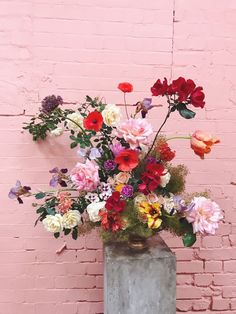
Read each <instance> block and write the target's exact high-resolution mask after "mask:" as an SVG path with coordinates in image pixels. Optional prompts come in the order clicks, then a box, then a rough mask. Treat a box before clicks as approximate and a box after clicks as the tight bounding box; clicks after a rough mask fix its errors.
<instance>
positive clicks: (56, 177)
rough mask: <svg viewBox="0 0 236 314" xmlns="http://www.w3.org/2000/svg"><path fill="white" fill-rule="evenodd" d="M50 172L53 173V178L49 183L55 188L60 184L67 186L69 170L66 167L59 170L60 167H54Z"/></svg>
mask: <svg viewBox="0 0 236 314" xmlns="http://www.w3.org/2000/svg"><path fill="white" fill-rule="evenodd" d="M49 172H50V173H53V176H52V179H51V180H50V182H49V185H50V186H52V187H53V188H55V187H56V186H57V185H58V184H60V186H62V187H66V186H67V184H66V181H65V180H67V176H66V173H67V172H68V169H66V168H64V169H61V170H59V169H58V167H55V168H53V169H52V170H49Z"/></svg>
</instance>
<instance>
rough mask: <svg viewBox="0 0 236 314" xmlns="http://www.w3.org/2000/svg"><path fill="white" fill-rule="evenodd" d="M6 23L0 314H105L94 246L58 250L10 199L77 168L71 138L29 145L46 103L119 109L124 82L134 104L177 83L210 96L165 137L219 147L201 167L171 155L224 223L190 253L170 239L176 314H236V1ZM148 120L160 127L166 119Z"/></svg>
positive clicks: (120, 8)
mask: <svg viewBox="0 0 236 314" xmlns="http://www.w3.org/2000/svg"><path fill="white" fill-rule="evenodd" d="M0 22H1V23H0V143H1V147H2V149H1V150H0V161H1V162H0V165H1V169H0V187H1V200H0V203H1V207H0V209H1V219H0V264H1V265H0V289H1V290H0V314H51V313H56V314H64V313H67V314H76V313H79V314H98V313H102V312H103V306H102V299H103V296H102V293H103V290H102V269H103V264H102V244H101V241H100V240H99V239H98V237H97V235H96V234H95V233H93V234H91V235H89V236H87V237H81V238H80V239H79V240H78V241H72V240H70V239H69V238H66V239H60V240H54V239H53V238H52V237H51V236H50V235H49V234H47V233H46V232H44V230H43V228H42V226H38V227H37V228H34V227H33V223H34V220H35V218H36V215H35V214H34V211H33V210H32V208H31V206H30V203H31V202H30V201H29V200H27V201H26V203H25V205H24V206H18V205H17V204H16V203H12V202H10V201H9V200H8V199H7V197H6V195H7V192H8V190H9V188H10V187H11V185H12V184H14V182H15V180H16V178H20V179H22V182H24V183H25V184H29V185H33V186H34V187H38V186H39V187H42V188H43V187H44V186H45V184H46V183H47V182H48V180H49V174H48V169H50V168H52V167H53V166H54V165H58V166H62V165H63V166H65V164H67V166H72V165H73V163H74V161H75V153H74V152H73V151H70V150H69V149H68V147H67V140H66V138H62V139H59V140H57V141H56V142H53V141H51V140H49V141H48V143H41V144H35V143H32V141H31V138H30V136H29V135H28V134H26V133H23V132H22V130H21V126H22V122H23V121H25V120H27V119H28V117H27V116H28V115H31V114H33V113H34V112H35V111H36V110H37V108H38V107H39V103H40V101H41V100H42V99H43V98H44V97H45V96H46V95H48V94H51V93H55V94H59V95H61V96H62V97H63V98H64V99H65V100H66V101H67V102H69V103H71V105H72V106H73V103H74V102H76V101H78V102H79V101H82V100H83V99H84V96H85V95H86V94H90V95H91V96H95V95H96V96H97V95H98V96H104V97H105V98H106V100H107V101H108V102H110V103H116V102H119V103H120V102H121V94H120V93H119V92H118V91H117V90H116V86H117V83H118V82H120V81H124V80H128V81H130V82H132V83H133V84H134V87H135V93H134V94H133V95H130V97H129V101H130V102H131V103H132V102H133V101H136V100H137V99H140V98H142V97H144V96H148V95H149V93H148V91H149V88H150V86H151V85H152V84H153V83H154V81H155V80H156V79H157V78H159V77H160V78H162V77H164V76H166V77H168V78H169V79H170V78H177V77H178V76H179V75H182V76H186V77H189V78H192V79H194V80H196V82H197V83H199V84H202V85H203V86H204V89H205V91H206V94H207V99H206V101H207V102H206V107H205V109H204V110H199V111H198V113H197V117H196V119H195V121H191V122H189V121H183V120H181V119H179V118H178V117H176V116H175V117H173V118H172V120H170V121H169V123H168V125H167V126H166V128H165V132H166V133H167V134H168V133H170V134H173V133H174V134H185V133H190V132H192V131H194V130H195V129H199V128H200V129H203V130H204V129H205V130H208V131H210V132H212V133H214V134H216V135H217V136H219V137H220V138H221V140H222V143H221V144H219V145H218V146H217V147H215V148H214V151H213V152H212V154H211V155H209V156H208V157H207V158H206V160H205V161H200V160H199V159H198V158H197V157H196V156H194V155H193V153H192V151H190V149H189V147H188V143H186V142H175V143H173V147H175V148H176V150H177V152H178V153H177V161H178V162H181V163H183V162H184V163H186V165H187V166H188V167H189V168H190V174H189V177H188V190H189V191H192V190H203V189H206V188H210V189H211V191H212V195H213V198H215V199H217V201H218V202H219V203H220V205H221V206H222V208H223V210H224V212H225V221H224V223H223V224H222V225H221V227H220V229H219V232H218V233H217V235H216V236H214V237H212V236H207V237H205V238H203V239H200V238H199V239H198V241H197V244H196V245H195V246H194V248H191V249H184V248H183V247H182V244H181V241H180V240H178V239H174V238H173V237H171V236H170V235H169V234H165V235H164V238H165V240H166V242H167V243H168V245H169V246H170V247H171V248H173V250H174V251H175V253H176V256H177V260H178V266H177V268H178V277H177V285H178V286H177V313H182V312H185V313H187V314H193V313H195V314H196V313H205V314H210V313H224V314H235V313H236V248H235V245H236V209H235V206H236V198H235V192H236V186H234V185H232V183H231V182H235V181H236V178H235V170H236V169H235V164H236V163H235V158H236V142H235V136H236V124H235V118H236V91H235V75H236V32H235V30H236V1H235V0H227V1H219V0H188V1H184V0H158V1H156V0H149V1H144V0H135V1H134V0H119V1H118V0H18V1H17V0H12V1H11V0H9V1H3V0H1V1H0ZM155 101H156V103H158V102H159V100H158V99H156V100H155ZM152 114H153V115H152V119H151V120H152V122H155V125H158V123H160V121H161V119H162V117H163V116H164V108H162V109H156V111H155V113H154V111H153V112H152ZM65 245H66V249H64V250H62V252H61V253H60V251H61V249H62V248H63V246H65Z"/></svg>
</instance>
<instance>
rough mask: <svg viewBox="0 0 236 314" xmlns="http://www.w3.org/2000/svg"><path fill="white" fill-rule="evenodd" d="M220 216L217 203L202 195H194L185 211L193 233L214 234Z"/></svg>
mask: <svg viewBox="0 0 236 314" xmlns="http://www.w3.org/2000/svg"><path fill="white" fill-rule="evenodd" d="M222 218H223V216H222V214H221V210H220V207H219V205H218V204H216V203H215V202H213V201H212V200H210V199H208V198H205V197H203V196H199V197H194V198H193V200H192V202H191V204H190V205H189V209H188V210H187V211H186V219H187V220H188V222H190V223H192V225H193V232H194V233H197V232H200V233H202V234H215V232H216V229H217V228H218V225H219V221H220V220H221V219H222Z"/></svg>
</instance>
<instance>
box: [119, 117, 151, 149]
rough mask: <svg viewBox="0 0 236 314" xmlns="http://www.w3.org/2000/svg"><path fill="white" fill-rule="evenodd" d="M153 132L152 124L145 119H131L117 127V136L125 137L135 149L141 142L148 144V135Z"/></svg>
mask: <svg viewBox="0 0 236 314" xmlns="http://www.w3.org/2000/svg"><path fill="white" fill-rule="evenodd" d="M152 133H153V130H152V126H151V124H150V123H148V122H147V121H146V120H145V119H140V118H139V119H129V120H127V121H124V122H123V123H121V124H120V125H119V126H118V127H117V136H118V137H121V138H124V139H125V140H126V142H127V143H129V145H130V148H132V149H134V148H136V147H138V146H140V144H148V137H149V136H150V135H151V134H152Z"/></svg>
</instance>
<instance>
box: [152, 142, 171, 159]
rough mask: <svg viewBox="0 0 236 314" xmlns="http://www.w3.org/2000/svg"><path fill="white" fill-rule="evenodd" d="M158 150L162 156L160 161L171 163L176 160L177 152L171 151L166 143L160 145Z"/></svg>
mask: <svg viewBox="0 0 236 314" xmlns="http://www.w3.org/2000/svg"><path fill="white" fill-rule="evenodd" d="M156 150H157V152H158V153H159V155H160V159H161V160H163V161H171V160H172V159H173V158H175V151H173V150H171V149H170V147H169V146H168V144H167V143H166V142H161V143H159V144H158V145H157V148H156Z"/></svg>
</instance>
